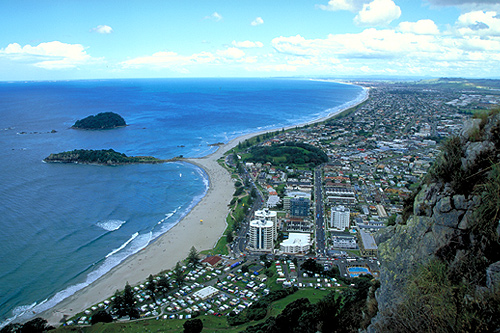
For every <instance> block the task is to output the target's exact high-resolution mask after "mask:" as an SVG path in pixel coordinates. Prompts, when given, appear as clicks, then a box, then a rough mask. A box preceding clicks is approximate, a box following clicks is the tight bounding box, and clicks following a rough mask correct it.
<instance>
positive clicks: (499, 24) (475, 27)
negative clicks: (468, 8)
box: [456, 11, 500, 37]
mask: <svg viewBox="0 0 500 333" xmlns="http://www.w3.org/2000/svg"><path fill="white" fill-rule="evenodd" d="M456 25H457V29H458V32H459V33H460V34H461V35H474V36H484V37H490V36H500V15H498V13H497V12H495V11H488V12H483V11H474V12H469V13H465V14H463V15H460V16H459V17H458V20H457V24H456Z"/></svg>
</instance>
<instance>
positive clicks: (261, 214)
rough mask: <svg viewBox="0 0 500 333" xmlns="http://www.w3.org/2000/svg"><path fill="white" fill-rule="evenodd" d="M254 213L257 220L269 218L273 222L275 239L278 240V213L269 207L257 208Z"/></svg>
mask: <svg viewBox="0 0 500 333" xmlns="http://www.w3.org/2000/svg"><path fill="white" fill-rule="evenodd" d="M254 215H255V219H256V220H269V221H272V222H273V226H274V234H273V240H276V238H277V237H278V214H277V213H276V212H275V211H272V210H269V209H262V210H256V211H255V213H254Z"/></svg>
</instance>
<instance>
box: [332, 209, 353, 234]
mask: <svg viewBox="0 0 500 333" xmlns="http://www.w3.org/2000/svg"><path fill="white" fill-rule="evenodd" d="M330 215H331V218H330V227H331V228H332V229H337V230H344V229H345V228H349V222H350V217H351V212H350V210H349V208H347V207H345V206H336V207H333V208H332V212H331V214H330Z"/></svg>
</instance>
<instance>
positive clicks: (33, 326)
mask: <svg viewBox="0 0 500 333" xmlns="http://www.w3.org/2000/svg"><path fill="white" fill-rule="evenodd" d="M53 329H54V327H53V326H50V325H49V324H48V323H47V320H45V319H43V318H39V317H37V318H35V319H32V320H30V321H28V322H27V323H26V324H24V325H23V327H22V328H21V330H20V332H21V333H38V332H45V331H50V330H53Z"/></svg>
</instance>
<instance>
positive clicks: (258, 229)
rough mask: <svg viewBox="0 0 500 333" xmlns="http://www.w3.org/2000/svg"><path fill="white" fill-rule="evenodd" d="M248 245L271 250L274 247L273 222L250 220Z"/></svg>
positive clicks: (252, 247) (262, 249)
mask: <svg viewBox="0 0 500 333" xmlns="http://www.w3.org/2000/svg"><path fill="white" fill-rule="evenodd" d="M249 233H250V239H249V242H248V247H250V248H251V249H253V250H257V251H272V250H273V247H274V223H273V221H271V220H265V219H262V220H253V221H250V230H249Z"/></svg>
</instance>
